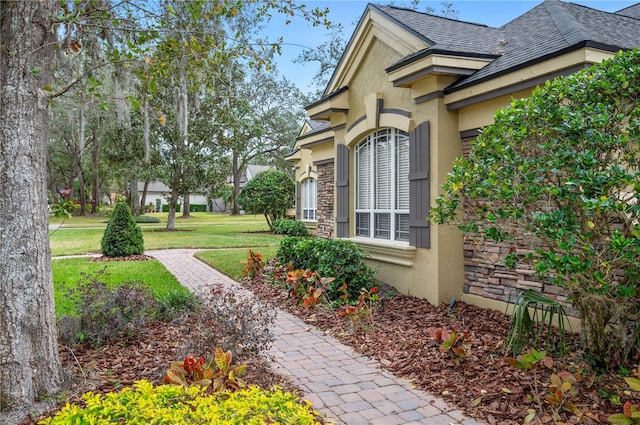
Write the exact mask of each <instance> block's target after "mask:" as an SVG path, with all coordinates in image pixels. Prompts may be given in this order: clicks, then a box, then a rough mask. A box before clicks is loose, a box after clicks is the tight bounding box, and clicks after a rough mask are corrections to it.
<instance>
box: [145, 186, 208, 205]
mask: <svg viewBox="0 0 640 425" xmlns="http://www.w3.org/2000/svg"><path fill="white" fill-rule="evenodd" d="M143 190H144V182H138V192H140V196H142V191H143ZM170 195H171V189H170V188H169V186H167V185H166V184H164V183H162V182H160V181H153V182H149V185H148V186H147V196H146V198H145V203H146V205H147V206H148V205H150V204H151V205H153V208H154V211H155V212H162V211H164V212H167V211H169V201H168V198H169V196H170ZM189 202H190V204H191V205H205V208H206V210H207V211H211V205H210V204H209V201H208V200H207V195H206V194H205V193H204V191H198V192H194V193H191V194H190V195H189ZM180 203H181V204H182V202H180ZM192 208H193V207H192Z"/></svg>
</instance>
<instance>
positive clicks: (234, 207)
mask: <svg viewBox="0 0 640 425" xmlns="http://www.w3.org/2000/svg"><path fill="white" fill-rule="evenodd" d="M238 161H239V160H238V155H237V153H236V152H235V151H234V152H233V159H232V167H233V171H232V173H233V199H232V200H231V215H238V214H239V213H240V209H239V208H238V196H239V195H240V178H241V174H242V173H241V171H242V170H241V169H240V166H239V164H238Z"/></svg>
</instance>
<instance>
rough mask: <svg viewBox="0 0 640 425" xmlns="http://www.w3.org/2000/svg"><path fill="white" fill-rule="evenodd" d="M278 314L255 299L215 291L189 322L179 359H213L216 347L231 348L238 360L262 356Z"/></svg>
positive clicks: (268, 343) (206, 298)
mask: <svg viewBox="0 0 640 425" xmlns="http://www.w3.org/2000/svg"><path fill="white" fill-rule="evenodd" d="M275 317H276V311H275V310H274V309H273V308H271V307H270V306H268V305H266V304H264V303H262V302H261V301H259V300H257V299H256V298H253V297H248V296H236V295H235V294H234V293H233V292H229V291H223V290H219V289H214V290H212V291H211V293H210V294H208V296H206V297H204V298H203V300H202V306H201V308H200V310H199V311H198V312H197V313H194V315H193V317H192V318H190V321H191V323H193V326H192V327H191V328H190V331H189V334H187V335H185V339H184V342H185V344H184V345H183V346H182V347H181V350H182V351H181V353H180V354H182V355H181V356H180V357H187V356H197V357H199V356H202V357H211V356H212V355H213V353H214V350H215V348H216V347H230V348H231V350H232V352H233V355H234V356H235V357H240V356H242V355H243V354H259V353H261V352H265V351H267V350H268V349H269V347H271V343H272V342H273V335H272V334H271V332H270V328H271V327H272V326H273V322H274V320H275Z"/></svg>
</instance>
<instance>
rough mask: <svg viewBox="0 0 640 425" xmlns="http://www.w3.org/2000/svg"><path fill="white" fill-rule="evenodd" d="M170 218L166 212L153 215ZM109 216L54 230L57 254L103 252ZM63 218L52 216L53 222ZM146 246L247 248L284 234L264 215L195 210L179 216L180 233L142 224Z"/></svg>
mask: <svg viewBox="0 0 640 425" xmlns="http://www.w3.org/2000/svg"><path fill="white" fill-rule="evenodd" d="M149 215H150V216H159V217H161V218H163V219H164V220H166V213H165V214H163V213H157V214H149ZM105 220H106V219H105V218H84V217H73V218H71V219H67V220H65V221H64V222H63V223H62V227H61V228H59V229H57V230H51V231H50V232H49V234H50V239H49V240H50V243H51V253H52V255H53V256H63V255H76V254H86V253H99V252H100V240H101V239H102V235H103V233H104V229H105V227H106V223H104V221H105ZM60 222H61V220H59V219H52V220H51V221H50V223H51V224H59V223H60ZM140 227H141V228H142V230H143V235H144V247H145V249H146V250H151V249H169V248H211V249H215V248H243V247H253V246H269V245H278V244H279V243H280V239H281V236H276V235H273V234H271V233H266V232H268V231H269V226H267V223H266V221H265V219H264V217H263V216H261V215H244V216H229V215H222V214H212V213H194V217H193V218H190V219H176V229H178V230H179V231H176V232H164V231H160V230H161V229H164V225H160V226H159V225H157V224H155V225H150V224H142V225H141V226H140Z"/></svg>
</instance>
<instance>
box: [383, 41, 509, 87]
mask: <svg viewBox="0 0 640 425" xmlns="http://www.w3.org/2000/svg"><path fill="white" fill-rule="evenodd" d="M496 57H497V56H495V55H480V54H469V53H464V52H450V51H444V50H438V49H425V50H423V51H421V52H419V53H417V54H415V55H412V56H411V57H408V58H405V59H403V60H402V61H400V62H398V63H396V64H394V65H392V66H390V67H389V68H387V69H386V72H387V75H388V76H389V81H390V82H391V83H392V84H393V86H394V87H406V88H410V87H411V85H412V84H414V83H416V82H417V81H419V80H421V79H424V78H425V77H427V76H429V75H448V76H455V77H464V76H468V75H471V74H473V73H474V72H476V71H478V70H479V69H482V68H484V67H485V66H487V65H488V64H489V63H491V61H493V60H494V59H495V58H496Z"/></svg>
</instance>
